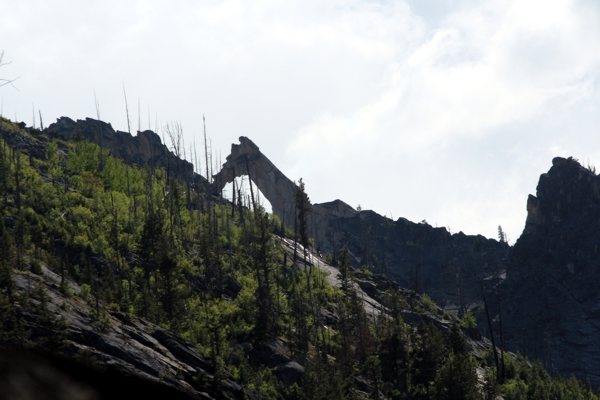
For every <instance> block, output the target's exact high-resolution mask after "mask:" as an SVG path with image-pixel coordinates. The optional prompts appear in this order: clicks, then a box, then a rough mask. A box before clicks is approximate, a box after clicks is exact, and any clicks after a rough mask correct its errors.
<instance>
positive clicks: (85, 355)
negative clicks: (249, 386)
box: [15, 267, 251, 399]
mask: <svg viewBox="0 0 600 400" xmlns="http://www.w3.org/2000/svg"><path fill="white" fill-rule="evenodd" d="M42 271H43V275H42V276H38V275H35V274H30V275H24V274H15V283H16V289H17V292H18V298H27V297H28V296H29V295H28V294H29V293H30V292H31V290H32V287H35V286H37V285H38V284H39V285H43V287H44V288H45V292H46V294H47V296H48V309H49V310H50V313H51V314H52V315H53V318H56V319H58V318H62V321H63V322H62V323H61V325H62V326H61V328H60V329H56V328H57V327H58V325H55V328H52V329H49V328H48V326H47V322H46V323H44V322H42V321H47V320H48V317H43V318H42V317H41V316H40V315H39V314H38V313H36V312H32V311H31V308H27V307H25V308H22V307H21V306H19V303H17V306H18V307H19V308H18V309H19V314H20V319H21V321H22V324H23V328H24V330H25V333H26V335H27V337H28V339H29V340H32V341H33V343H53V344H52V346H50V348H45V347H42V348H40V349H38V350H42V351H47V350H50V351H52V357H55V358H56V357H60V359H61V360H62V361H61V363H62V364H63V366H64V365H66V366H67V370H70V371H71V375H72V374H73V373H76V372H77V370H80V371H79V372H81V371H87V373H85V374H83V376H76V377H77V378H78V380H83V381H86V380H91V381H89V382H88V383H92V387H94V388H95V389H96V390H97V391H98V392H100V393H105V391H106V389H107V388H104V387H103V385H102V382H104V383H105V384H110V386H111V387H112V388H113V390H114V388H115V385H114V382H113V383H110V382H109V378H110V379H118V380H120V381H122V382H123V383H124V384H126V385H133V387H136V388H138V390H140V391H143V392H144V393H148V394H152V393H154V394H157V395H158V394H162V395H163V396H165V397H168V398H173V399H237V398H244V396H245V390H244V389H243V388H242V387H241V386H240V385H239V384H238V383H236V382H235V380H234V379H233V376H232V375H231V374H229V373H227V372H226V373H225V377H224V378H223V379H222V380H219V381H218V382H216V381H215V380H214V368H213V367H212V364H211V362H210V361H209V359H208V358H207V356H206V355H205V354H204V353H203V352H202V351H201V350H200V349H199V348H198V347H196V346H194V345H193V344H192V343H189V342H187V341H186V340H184V339H182V338H180V337H178V336H177V335H175V334H173V333H171V332H170V331H167V330H165V329H162V328H160V327H158V326H156V325H154V324H152V323H150V322H148V321H145V320H143V319H141V318H135V317H128V316H127V315H125V314H123V313H120V312H116V311H109V312H108V313H107V314H104V315H103V316H101V317H98V314H97V312H96V310H95V305H94V304H93V302H91V303H92V304H88V303H87V302H86V301H85V300H84V299H82V298H78V297H67V296H65V295H63V293H62V292H61V291H60V290H59V286H60V282H61V278H60V277H59V276H58V275H56V274H55V273H54V272H52V271H51V270H49V269H47V268H46V267H42ZM69 285H70V286H71V288H72V290H73V291H75V292H78V291H79V290H80V288H79V287H78V286H77V284H76V283H74V282H70V283H69ZM28 301H33V302H36V300H28ZM48 335H51V337H50V338H48V337H46V336H48ZM40 338H42V339H43V340H41V339H40ZM79 375H82V374H81V373H79ZM105 381H106V382H105ZM94 382H95V383H94ZM115 392H116V391H115ZM132 394H133V393H132ZM138 394H141V393H138ZM247 394H251V393H250V392H248V393H247ZM159 397H160V396H159ZM106 398H126V397H121V396H119V397H115V396H113V395H111V396H109V397H106Z"/></svg>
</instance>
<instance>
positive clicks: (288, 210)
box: [213, 136, 297, 226]
mask: <svg viewBox="0 0 600 400" xmlns="http://www.w3.org/2000/svg"><path fill="white" fill-rule="evenodd" d="M239 141H240V144H235V143H234V144H232V145H231V154H229V155H228V156H227V159H226V162H225V164H223V167H222V169H221V171H219V173H217V174H216V175H213V192H214V193H220V192H221V190H223V188H224V187H225V185H226V184H228V183H231V182H233V179H234V178H238V177H240V176H243V175H245V176H248V177H249V178H250V179H251V180H252V182H253V183H254V185H256V186H257V187H258V188H259V189H260V191H261V192H262V193H263V195H264V196H265V197H266V198H267V200H269V202H270V203H271V206H272V207H273V213H274V214H275V215H277V216H278V217H279V218H280V219H281V220H282V221H284V223H285V224H286V225H287V226H293V223H294V219H293V210H294V192H295V191H296V187H297V186H296V184H295V183H294V182H293V181H291V180H290V179H289V178H288V177H287V176H285V175H284V174H283V172H281V171H280V170H279V168H277V167H276V166H275V164H273V163H272V162H271V160H269V159H268V158H267V157H266V156H265V155H264V154H263V153H261V152H260V149H259V148H258V146H257V145H256V144H254V142H253V141H252V140H250V139H248V138H247V137H245V136H241V137H240V138H239ZM248 169H250V171H248Z"/></svg>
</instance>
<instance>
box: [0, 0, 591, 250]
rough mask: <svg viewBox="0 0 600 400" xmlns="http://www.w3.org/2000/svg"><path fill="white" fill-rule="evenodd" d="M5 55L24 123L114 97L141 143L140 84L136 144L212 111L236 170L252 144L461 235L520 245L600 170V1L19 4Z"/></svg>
mask: <svg viewBox="0 0 600 400" xmlns="http://www.w3.org/2000/svg"><path fill="white" fill-rule="evenodd" d="M1 49H4V51H5V59H4V61H11V64H9V65H5V66H3V67H2V68H0V78H14V77H17V76H20V77H19V79H18V80H17V81H16V82H15V86H16V89H15V88H12V87H10V86H4V87H2V88H0V97H1V98H2V111H3V114H4V115H5V116H7V117H9V118H11V119H14V118H15V117H16V118H18V119H19V120H22V121H25V122H26V123H27V124H28V125H31V123H32V109H35V110H36V113H37V110H40V111H41V113H42V116H43V120H44V124H45V125H48V124H49V123H51V122H54V121H55V120H56V118H58V117H60V116H69V117H71V118H73V119H77V118H79V119H83V118H85V117H94V118H95V116H96V110H95V106H94V92H95V93H96V97H97V99H98V102H99V104H100V117H101V119H103V120H105V121H107V122H110V123H112V125H113V127H114V128H115V129H121V130H127V118H126V113H125V102H124V99H123V85H125V88H126V91H127V97H128V102H129V109H130V113H131V119H132V131H135V130H137V128H138V120H141V128H142V130H143V129H147V128H148V127H149V125H150V126H151V128H152V129H153V130H160V126H164V124H165V123H167V122H172V121H179V122H180V123H181V125H182V126H183V130H184V134H185V138H186V142H187V143H190V142H192V141H193V140H194V138H197V141H198V142H197V143H198V145H200V143H201V139H200V138H201V134H202V115H203V114H204V115H205V116H206V121H207V131H208V135H209V136H210V137H211V138H212V146H213V149H214V150H215V151H220V152H221V155H222V159H223V160H224V159H225V156H226V155H227V154H228V153H229V150H230V145H231V143H233V142H236V143H237V138H238V137H239V136H242V135H243V136H248V137H249V138H251V139H252V140H253V141H254V142H255V143H256V144H257V145H258V146H259V147H260V148H261V150H262V152H263V153H264V154H265V155H266V156H267V157H269V158H270V159H271V161H273V162H274V163H275V165H277V166H278V167H279V168H280V169H281V170H282V171H283V173H285V174H286V175H287V176H288V177H289V178H290V179H295V180H297V179H299V178H301V177H302V178H304V181H305V183H306V188H307V192H308V194H309V196H310V198H311V200H312V201H313V202H317V203H318V202H325V201H331V200H334V199H337V198H339V199H342V200H344V201H346V202H347V203H349V204H350V205H352V206H354V207H356V206H357V205H358V204H360V205H361V206H362V208H363V209H372V210H374V211H376V212H378V213H380V214H387V215H388V216H392V217H393V218H394V219H397V218H398V217H405V218H408V219H410V220H412V221H421V220H423V219H426V220H427V221H428V222H429V223H430V224H431V225H434V226H436V225H437V226H446V227H448V226H449V227H450V228H451V231H452V232H458V231H461V230H462V231H463V232H465V233H467V234H477V233H480V234H483V235H485V236H488V237H496V232H497V227H498V225H502V227H503V228H504V229H505V231H507V232H508V235H509V239H511V242H514V241H515V240H516V239H517V238H518V237H519V235H520V234H521V231H522V229H523V226H524V223H525V218H526V201H527V194H529V193H532V194H535V188H536V185H537V181H538V178H539V175H540V174H541V173H544V172H546V171H547V170H548V169H549V168H550V167H551V162H552V158H553V157H555V156H562V157H568V156H574V157H576V158H578V159H580V160H581V161H583V162H584V163H586V164H588V163H589V164H594V163H596V162H598V160H600V146H599V144H600V135H599V134H598V127H599V126H600V113H599V107H600V93H599V87H598V84H599V78H600V2H598V1H595V0H589V1H580V2H574V1H561V0H553V1H547V0H542V1H527V0H518V1H494V0H492V1H454V0H409V1H384V0H380V1H358V0H340V1H337V0H334V1H324V0H315V1H312V0H302V1H294V0H285V1H274V0H273V1H269V0H253V1H247V2H245V1H222V2H218V1H168V2H166V1H163V2H158V1H147V0H145V1H137V2H136V1H122V0H120V1H107V0H103V1H85V2H82V1H47V0H43V1H30V0H27V1H22V0H0V50H1ZM138 101H139V104H140V109H141V116H140V117H138ZM157 122H158V129H157V126H156V124H157ZM36 124H38V125H39V122H36Z"/></svg>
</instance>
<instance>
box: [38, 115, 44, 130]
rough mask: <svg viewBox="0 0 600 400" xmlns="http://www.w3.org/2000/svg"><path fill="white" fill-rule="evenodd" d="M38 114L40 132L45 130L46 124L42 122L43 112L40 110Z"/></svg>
mask: <svg viewBox="0 0 600 400" xmlns="http://www.w3.org/2000/svg"><path fill="white" fill-rule="evenodd" d="M38 113H39V114H40V130H41V131H43V130H44V122H42V112H41V111H40V110H38Z"/></svg>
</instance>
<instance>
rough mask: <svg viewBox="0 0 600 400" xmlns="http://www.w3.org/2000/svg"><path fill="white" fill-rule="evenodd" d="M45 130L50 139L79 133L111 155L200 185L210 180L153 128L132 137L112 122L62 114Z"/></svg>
mask: <svg viewBox="0 0 600 400" xmlns="http://www.w3.org/2000/svg"><path fill="white" fill-rule="evenodd" d="M43 133H45V134H46V135H48V137H49V138H50V139H63V140H71V139H76V138H75V136H76V135H81V137H82V138H83V139H86V140H89V141H91V142H94V143H96V144H98V145H99V146H102V147H105V148H108V149H110V151H111V154H113V155H114V156H116V157H119V158H121V159H123V161H125V163H127V164H130V165H138V166H144V165H151V166H156V167H159V168H165V169H167V170H168V171H169V173H170V174H171V175H172V176H175V177H177V178H178V179H180V180H183V181H186V182H193V183H195V184H197V185H205V184H206V183H207V181H206V179H205V178H204V177H202V176H200V175H198V174H195V173H194V166H193V165H192V163H190V162H189V161H186V160H184V159H182V158H181V157H178V156H177V155H175V154H174V153H173V152H172V151H171V150H169V149H168V148H167V146H166V145H165V144H163V143H162V142H161V139H160V137H159V136H158V135H157V134H156V133H155V132H153V131H150V130H146V131H143V132H138V133H137V135H136V136H132V135H131V134H129V133H127V132H121V131H115V130H114V129H113V127H112V126H111V124H108V123H106V122H103V121H99V120H95V119H92V118H86V119H85V120H77V121H73V120H72V119H71V118H68V117H61V118H58V119H57V120H56V122H55V123H53V124H51V125H50V126H49V127H48V128H46V129H45V130H44V131H43Z"/></svg>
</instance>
